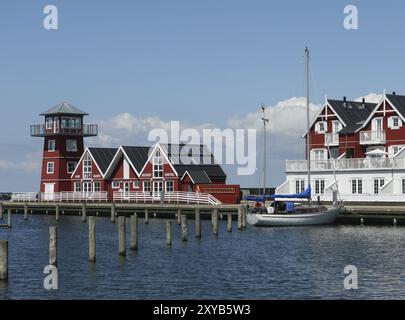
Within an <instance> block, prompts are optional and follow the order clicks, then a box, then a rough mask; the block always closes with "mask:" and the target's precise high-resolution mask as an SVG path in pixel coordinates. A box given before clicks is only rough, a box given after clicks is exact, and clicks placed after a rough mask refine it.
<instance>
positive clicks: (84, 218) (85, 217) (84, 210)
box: [82, 202, 87, 222]
mask: <svg viewBox="0 0 405 320" xmlns="http://www.w3.org/2000/svg"><path fill="white" fill-rule="evenodd" d="M86 220H87V208H86V203H85V202H83V203H82V221H83V222H86Z"/></svg>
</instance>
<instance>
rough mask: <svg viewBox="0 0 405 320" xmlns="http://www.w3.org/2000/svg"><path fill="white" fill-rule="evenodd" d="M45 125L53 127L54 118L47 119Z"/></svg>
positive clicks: (49, 127) (48, 127)
mask: <svg viewBox="0 0 405 320" xmlns="http://www.w3.org/2000/svg"><path fill="white" fill-rule="evenodd" d="M45 126H46V128H47V129H52V118H46V119H45Z"/></svg>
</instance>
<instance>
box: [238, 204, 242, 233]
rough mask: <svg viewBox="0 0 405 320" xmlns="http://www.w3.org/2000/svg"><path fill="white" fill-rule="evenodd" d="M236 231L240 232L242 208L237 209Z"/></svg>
mask: <svg viewBox="0 0 405 320" xmlns="http://www.w3.org/2000/svg"><path fill="white" fill-rule="evenodd" d="M238 230H242V206H239V207H238Z"/></svg>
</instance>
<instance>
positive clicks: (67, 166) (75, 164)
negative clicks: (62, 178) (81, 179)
mask: <svg viewBox="0 0 405 320" xmlns="http://www.w3.org/2000/svg"><path fill="white" fill-rule="evenodd" d="M69 164H74V167H73V170H71V171H69ZM76 167H77V162H76V161H68V162H67V164H66V171H67V173H73V172H75V169H76Z"/></svg>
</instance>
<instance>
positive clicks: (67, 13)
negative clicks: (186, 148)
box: [0, 0, 405, 192]
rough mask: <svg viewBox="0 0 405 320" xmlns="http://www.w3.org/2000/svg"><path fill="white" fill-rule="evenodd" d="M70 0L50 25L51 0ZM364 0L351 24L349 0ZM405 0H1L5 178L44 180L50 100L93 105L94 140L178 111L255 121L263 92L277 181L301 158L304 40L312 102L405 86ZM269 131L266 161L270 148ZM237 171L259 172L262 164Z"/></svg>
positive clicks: (121, 136) (123, 136) (226, 122)
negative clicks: (33, 129) (37, 129)
mask: <svg viewBox="0 0 405 320" xmlns="http://www.w3.org/2000/svg"><path fill="white" fill-rule="evenodd" d="M48 4H52V5H55V6H56V7H57V8H58V23H59V25H58V29H57V30H46V29H45V28H44V27H43V20H44V18H45V17H46V14H44V13H43V10H44V7H45V6H46V5H48ZM347 5H355V6H356V7H357V9H358V29H356V30H347V29H345V28H344V25H343V22H344V19H345V17H346V16H347V14H345V13H344V8H345V6H347ZM404 10H405V3H404V2H403V1H399V0H398V1H394V0H386V1H370V0H364V1H352V0H350V1H349V0H346V1H344V0H334V1H324V0H319V1H316V0H307V1H299V0H295V1H292V0H282V1H270V0H266V1H264V0H263V1H262V0H250V1H241V0H221V1H218V0H204V1H193V0H171V1H167V0H165V1H164V0H160V1H157V0H148V1H138V0H132V1H124V0H122V1H107V0H103V1H90V0H88V1H80V0H69V1H67V0H64V1H62V0H48V1H37V0H31V1H23V0H13V1H11V0H2V1H1V3H0V108H1V110H2V113H1V115H2V116H1V117H2V124H1V127H0V133H1V135H0V191H3V192H6V191H35V190H37V189H38V187H39V177H40V165H39V160H40V159H41V148H42V143H43V142H42V139H40V138H32V137H30V136H29V125H30V124H36V123H41V122H42V121H43V119H41V118H40V117H39V116H38V114H39V113H40V112H42V111H44V110H47V109H49V108H50V107H52V106H54V105H56V104H58V103H59V102H62V101H67V102H69V103H71V104H73V105H74V106H77V107H78V108H80V109H83V110H85V111H87V112H88V113H90V116H89V117H88V118H87V123H98V124H99V125H100V137H98V138H96V139H90V140H86V143H87V145H93V146H95V145H98V146H110V145H114V146H116V145H119V144H132V145H136V144H145V143H146V138H147V135H148V132H150V130H152V129H155V128H157V127H159V126H161V127H167V125H168V124H169V123H170V121H172V120H174V121H180V123H181V125H182V127H184V128H197V129H199V130H202V128H205V127H213V128H220V129H225V128H231V129H240V128H245V129H247V128H257V129H259V130H260V128H261V126H260V120H258V119H259V116H260V113H259V110H260V105H261V104H262V103H264V104H265V105H266V106H267V113H268V116H269V118H270V123H269V130H268V148H267V149H268V159H269V161H268V167H269V169H268V172H269V173H268V178H267V181H268V184H269V185H272V186H276V185H279V184H281V183H282V182H283V181H284V168H285V159H302V158H303V156H304V146H303V144H302V139H301V138H300V137H301V134H302V133H303V131H304V129H305V99H304V98H303V97H304V95H305V82H304V59H303V51H304V47H305V46H306V45H307V46H309V48H310V51H311V77H310V78H311V90H310V93H311V95H310V96H311V112H312V114H314V113H315V112H316V110H317V109H318V108H319V107H320V105H321V104H322V102H323V101H324V97H325V95H326V94H327V95H328V97H330V98H341V97H343V96H347V97H348V98H349V99H355V98H358V97H361V96H368V97H372V96H373V94H381V93H382V92H383V90H384V89H386V90H387V91H396V92H397V94H401V93H402V94H405V77H403V73H404V70H405V42H404V41H403V39H402V35H403V33H404V29H405V20H404V19H403V12H404ZM261 136H262V135H261V134H260V133H258V136H257V137H258V139H257V150H258V151H257V158H258V163H257V167H258V168H260V166H261V163H260V159H261V158H262V156H261V152H262V145H263V142H262V140H261ZM224 168H225V170H226V172H227V173H228V182H229V183H240V184H241V185H242V186H244V187H246V186H256V185H258V184H259V183H260V181H261V180H260V179H261V178H260V174H259V172H260V170H257V171H256V173H254V174H252V175H250V176H238V175H237V173H236V167H235V166H224Z"/></svg>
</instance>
